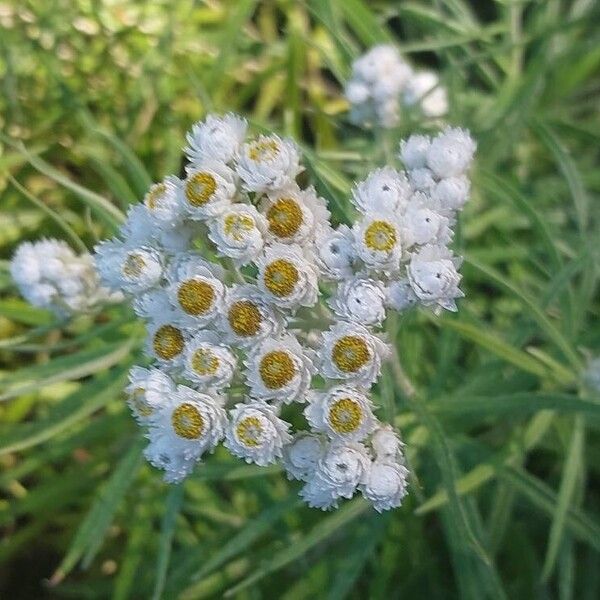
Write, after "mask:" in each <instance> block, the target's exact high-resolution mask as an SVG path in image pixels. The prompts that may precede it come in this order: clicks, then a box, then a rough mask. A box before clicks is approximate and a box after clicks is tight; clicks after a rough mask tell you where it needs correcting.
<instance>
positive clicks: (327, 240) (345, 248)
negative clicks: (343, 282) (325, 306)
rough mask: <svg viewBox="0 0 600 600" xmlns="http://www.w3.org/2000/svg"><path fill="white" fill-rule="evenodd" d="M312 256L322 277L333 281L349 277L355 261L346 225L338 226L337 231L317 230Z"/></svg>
mask: <svg viewBox="0 0 600 600" xmlns="http://www.w3.org/2000/svg"><path fill="white" fill-rule="evenodd" d="M313 255H314V258H315V263H316V266H317V268H318V269H319V274H320V275H321V276H322V277H324V278H326V279H333V280H340V279H344V278H346V277H350V276H351V275H352V266H353V264H354V262H355V260H356V250H355V248H354V235H353V233H352V230H351V229H350V228H349V227H348V226H347V225H340V226H339V227H338V228H337V229H333V228H332V227H323V228H321V229H319V230H318V231H317V234H316V237H315V244H314V251H313Z"/></svg>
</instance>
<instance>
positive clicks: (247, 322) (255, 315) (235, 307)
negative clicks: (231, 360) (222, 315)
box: [227, 300, 262, 337]
mask: <svg viewBox="0 0 600 600" xmlns="http://www.w3.org/2000/svg"><path fill="white" fill-rule="evenodd" d="M227 319H228V321H229V325H230V327H231V329H233V331H234V332H235V333H236V334H237V335H239V336H241V337H250V336H253V335H256V334H257V333H258V332H259V331H260V326H261V324H262V315H261V314H260V309H259V308H258V306H256V304H254V303H253V302H251V301H250V300H238V301H237V302H234V303H233V304H232V305H231V308H230V309H229V314H228V315H227Z"/></svg>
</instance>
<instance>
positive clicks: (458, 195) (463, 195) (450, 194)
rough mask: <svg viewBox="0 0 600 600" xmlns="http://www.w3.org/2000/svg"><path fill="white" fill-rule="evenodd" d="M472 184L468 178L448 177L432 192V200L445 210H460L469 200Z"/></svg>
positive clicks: (460, 176)
mask: <svg viewBox="0 0 600 600" xmlns="http://www.w3.org/2000/svg"><path fill="white" fill-rule="evenodd" d="M470 188H471V184H470V182H469V180H468V178H467V177H465V176H464V175H459V176H457V177H446V178H445V179H442V180H441V181H439V182H438V183H437V184H436V186H435V187H434V188H433V189H432V190H431V198H432V199H433V200H434V201H435V202H437V203H439V205H440V206H441V207H442V208H443V209H444V210H447V211H448V210H460V209H461V208H462V207H463V206H464V205H465V203H466V202H467V200H468V199H469V191H470Z"/></svg>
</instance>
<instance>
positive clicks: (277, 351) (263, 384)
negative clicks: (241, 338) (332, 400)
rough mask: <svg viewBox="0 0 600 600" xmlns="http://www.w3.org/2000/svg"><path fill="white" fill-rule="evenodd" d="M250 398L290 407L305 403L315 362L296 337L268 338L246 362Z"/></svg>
mask: <svg viewBox="0 0 600 600" xmlns="http://www.w3.org/2000/svg"><path fill="white" fill-rule="evenodd" d="M245 364H246V367H247V372H246V379H247V381H248V386H249V387H250V395H251V396H253V397H255V398H259V399H263V400H275V401H279V402H284V403H286V404H290V403H291V402H304V397H305V394H306V392H307V390H308V388H309V387H310V382H311V379H312V375H313V373H314V372H315V368H314V367H313V363H312V361H311V359H310V358H309V357H308V356H307V355H306V354H305V352H304V350H303V349H302V346H301V345H300V344H299V342H298V340H297V339H296V338H295V337H293V336H292V335H284V336H282V337H280V338H275V339H272V338H267V339H266V340H264V341H262V342H261V343H260V345H259V346H258V347H257V348H255V349H252V350H251V352H250V353H249V355H248V357H247V358H246V361H245Z"/></svg>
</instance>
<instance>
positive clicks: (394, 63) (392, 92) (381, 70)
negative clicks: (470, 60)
mask: <svg viewBox="0 0 600 600" xmlns="http://www.w3.org/2000/svg"><path fill="white" fill-rule="evenodd" d="M345 95H346V99H347V100H348V102H350V104H351V107H352V113H351V118H352V120H353V121H354V122H356V123H358V124H365V123H367V124H377V125H379V126H381V127H394V126H396V125H397V124H398V121H399V119H400V108H401V105H404V106H416V107H418V108H419V109H420V110H421V112H422V113H423V114H424V115H425V116H426V117H442V116H444V115H445V114H446V113H447V112H448V97H447V93H446V88H445V87H443V86H442V85H440V81H439V77H438V76H437V75H436V74H435V73H434V72H433V71H415V70H413V68H412V67H411V66H410V65H409V64H408V63H407V62H406V61H405V60H404V59H403V58H402V56H401V55H400V53H399V52H398V50H397V49H396V48H395V47H394V46H391V45H379V46H375V47H373V48H371V50H369V51H368V52H367V53H366V54H363V55H362V56H361V57H359V58H358V59H357V60H355V61H354V63H353V64H352V77H351V79H350V80H349V81H348V82H347V84H346V89H345Z"/></svg>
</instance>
